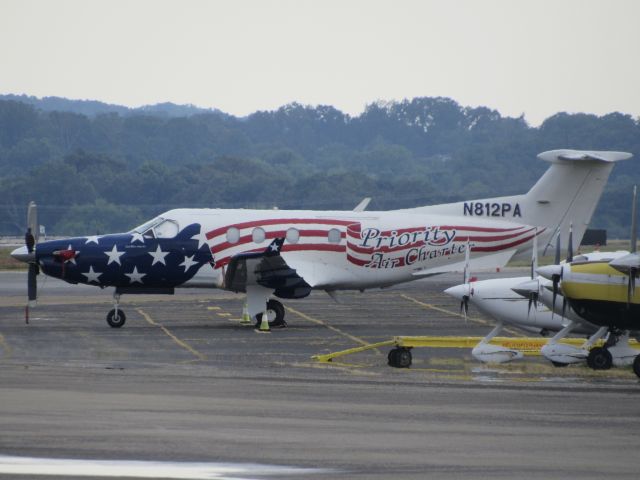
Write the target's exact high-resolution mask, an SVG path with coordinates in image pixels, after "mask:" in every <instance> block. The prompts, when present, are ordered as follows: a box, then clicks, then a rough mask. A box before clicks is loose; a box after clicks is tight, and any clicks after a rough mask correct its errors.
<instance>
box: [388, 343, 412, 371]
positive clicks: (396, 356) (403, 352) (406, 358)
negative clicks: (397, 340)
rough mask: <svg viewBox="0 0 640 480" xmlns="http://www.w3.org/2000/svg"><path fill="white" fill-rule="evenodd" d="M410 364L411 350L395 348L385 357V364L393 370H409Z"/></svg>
mask: <svg viewBox="0 0 640 480" xmlns="http://www.w3.org/2000/svg"><path fill="white" fill-rule="evenodd" d="M411 362H412V355H411V350H409V349H408V348H400V347H396V348H393V349H391V351H390V352H389V354H388V355H387V363H388V364H389V366H391V367H394V368H409V367H410V366H411Z"/></svg>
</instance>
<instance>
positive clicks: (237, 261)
mask: <svg viewBox="0 0 640 480" xmlns="http://www.w3.org/2000/svg"><path fill="white" fill-rule="evenodd" d="M538 157H539V158H540V159H542V160H545V161H547V162H550V163H551V166H550V167H549V168H548V170H547V171H546V172H545V174H544V175H543V176H542V177H541V178H540V179H539V180H538V182H537V183H536V184H535V185H534V186H533V187H532V188H531V190H529V192H528V193H526V194H524V195H515V196H508V197H499V198H488V199H482V200H473V201H464V202H458V203H450V204H443V205H433V206H425V207H417V208H409V209H403V210H392V211H384V212H374V211H363V210H364V209H363V208H362V206H359V207H360V208H358V207H356V209H355V210H354V211H304V210H303V211H298V210H294V211H285V210H227V209H177V210H170V211H168V212H165V213H163V214H161V215H159V216H157V217H156V218H154V219H152V220H150V221H148V222H147V223H145V224H144V225H141V226H139V227H137V228H135V229H133V230H132V231H130V232H127V233H118V234H109V235H91V236H86V237H74V238H69V239H66V240H54V241H47V242H42V243H36V244H35V247H34V246H33V242H32V241H29V242H27V245H26V246H24V247H21V248H18V249H16V250H15V251H14V252H12V255H13V256H14V257H15V258H17V259H19V260H22V261H24V262H28V263H29V264H30V267H29V276H28V284H29V288H28V291H29V300H30V302H33V301H34V300H35V298H36V275H37V274H38V271H42V272H43V273H44V274H46V275H50V276H53V277H57V278H60V279H63V280H65V281H67V282H69V283H84V284H89V285H95V286H97V287H101V288H105V287H115V293H114V304H115V308H114V309H113V310H111V311H110V312H109V314H108V316H107V322H108V323H109V325H111V326H112V327H120V326H122V325H123V324H124V322H125V315H124V312H123V311H122V310H121V309H120V308H119V306H118V301H119V298H120V295H122V294H135V293H158V294H172V293H174V290H175V289H176V288H185V287H205V288H222V289H226V290H230V291H233V292H243V293H246V295H247V307H248V313H249V315H250V316H251V317H252V318H253V319H254V320H256V321H261V319H262V317H263V314H265V313H266V315H264V317H265V322H266V321H267V319H268V321H270V323H271V325H272V326H275V325H284V308H283V306H282V304H281V303H280V302H279V301H277V300H275V299H274V298H272V297H277V298H280V299H294V298H303V297H306V296H307V295H309V293H310V292H311V290H313V289H318V290H325V291H327V292H328V293H329V294H330V295H334V294H335V292H336V291H338V290H361V291H363V290H366V289H370V288H380V287H387V286H390V285H394V284H397V283H402V282H408V281H411V280H415V279H418V278H421V277H424V276H428V275H433V274H436V273H442V272H446V271H456V270H461V269H462V267H463V266H464V264H465V251H466V248H467V243H469V245H470V249H471V259H470V267H471V268H473V269H478V268H487V267H490V268H493V267H497V266H502V265H504V264H505V263H506V262H507V261H509V260H510V259H511V258H518V257H520V258H529V257H530V255H531V248H532V240H533V237H534V236H535V235H537V236H538V245H541V247H540V248H541V250H543V249H545V247H546V245H547V244H548V243H549V242H550V241H551V239H552V238H553V237H554V236H555V235H556V233H557V232H558V231H560V230H563V231H566V230H567V229H568V227H569V223H571V222H573V226H574V234H575V235H576V237H577V238H581V237H582V235H583V233H584V230H585V228H586V226H587V224H588V222H589V220H590V219H591V215H592V213H593V211H594V209H595V207H596V204H597V202H598V200H599V198H600V195H601V194H602V190H603V188H604V186H605V184H606V182H607V179H608V177H609V174H610V172H611V169H612V168H613V165H614V163H615V162H617V161H619V160H624V159H627V158H630V157H631V154H628V153H624V152H602V151H577V150H553V151H548V152H544V153H541V154H540V155H538ZM514 173H515V172H514ZM34 231H36V230H34ZM27 237H29V235H27ZM27 311H28V310H27Z"/></svg>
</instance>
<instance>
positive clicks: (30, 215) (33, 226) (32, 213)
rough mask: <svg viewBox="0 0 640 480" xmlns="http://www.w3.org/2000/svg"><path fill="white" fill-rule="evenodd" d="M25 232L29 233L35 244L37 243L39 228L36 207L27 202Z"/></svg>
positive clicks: (32, 203) (34, 204)
mask: <svg viewBox="0 0 640 480" xmlns="http://www.w3.org/2000/svg"><path fill="white" fill-rule="evenodd" d="M27 231H31V234H32V235H33V237H34V241H35V243H38V237H39V234H40V226H39V225H38V205H36V202H29V206H28V207H27ZM29 251H31V250H29Z"/></svg>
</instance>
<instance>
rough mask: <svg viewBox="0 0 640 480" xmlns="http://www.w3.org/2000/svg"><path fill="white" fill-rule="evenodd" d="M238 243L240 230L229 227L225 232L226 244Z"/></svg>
mask: <svg viewBox="0 0 640 480" xmlns="http://www.w3.org/2000/svg"><path fill="white" fill-rule="evenodd" d="M239 241H240V230H238V229H237V228H236V227H231V228H229V230H227V242H229V243H238V242H239Z"/></svg>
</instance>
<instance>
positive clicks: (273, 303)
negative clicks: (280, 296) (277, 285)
mask: <svg viewBox="0 0 640 480" xmlns="http://www.w3.org/2000/svg"><path fill="white" fill-rule="evenodd" d="M266 312H267V320H269V327H270V328H278V327H279V328H284V327H286V326H287V322H285V320H284V314H285V309H284V306H283V305H282V303H280V302H279V301H277V300H273V299H271V300H269V301H268V302H267V310H266ZM262 315H263V313H258V314H257V315H256V317H255V318H256V328H259V327H260V323H262Z"/></svg>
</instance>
